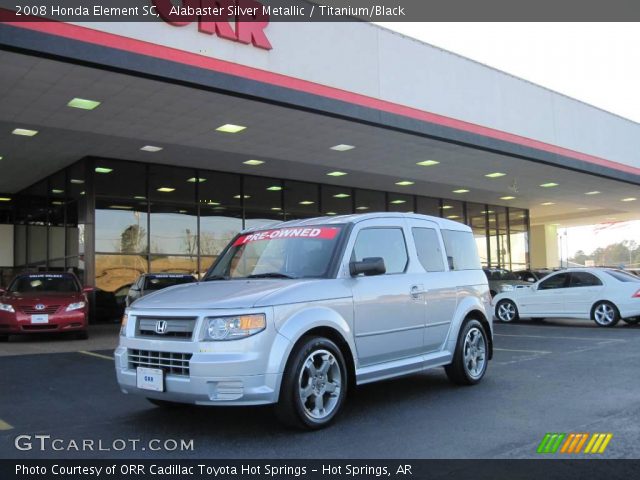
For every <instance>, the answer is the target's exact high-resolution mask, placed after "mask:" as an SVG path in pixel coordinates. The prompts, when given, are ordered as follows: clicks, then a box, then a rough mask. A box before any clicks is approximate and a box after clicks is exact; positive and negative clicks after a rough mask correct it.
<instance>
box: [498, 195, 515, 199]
mask: <svg viewBox="0 0 640 480" xmlns="http://www.w3.org/2000/svg"><path fill="white" fill-rule="evenodd" d="M515 198H516V197H512V196H511V195H507V196H506V197H500V200H515Z"/></svg>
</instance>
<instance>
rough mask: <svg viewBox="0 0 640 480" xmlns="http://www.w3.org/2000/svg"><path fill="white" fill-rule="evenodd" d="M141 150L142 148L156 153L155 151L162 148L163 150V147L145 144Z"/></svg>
mask: <svg viewBox="0 0 640 480" xmlns="http://www.w3.org/2000/svg"><path fill="white" fill-rule="evenodd" d="M140 150H142V151H143V152H152V153H155V152H159V151H160V150H162V147H154V146H153V145H145V146H144V147H142V148H141V149H140Z"/></svg>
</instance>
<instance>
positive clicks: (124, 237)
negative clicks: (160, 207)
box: [120, 225, 147, 253]
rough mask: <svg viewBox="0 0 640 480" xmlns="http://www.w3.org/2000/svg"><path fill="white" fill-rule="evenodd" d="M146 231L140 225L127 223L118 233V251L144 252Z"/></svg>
mask: <svg viewBox="0 0 640 480" xmlns="http://www.w3.org/2000/svg"><path fill="white" fill-rule="evenodd" d="M146 240H147V232H146V231H145V229H144V228H142V227H141V226H140V225H129V226H128V227H127V228H125V229H124V231H123V232H122V234H121V235H120V253H144V250H145V248H144V246H145V244H146Z"/></svg>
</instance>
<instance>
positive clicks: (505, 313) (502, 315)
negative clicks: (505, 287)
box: [496, 300, 519, 323]
mask: <svg viewBox="0 0 640 480" xmlns="http://www.w3.org/2000/svg"><path fill="white" fill-rule="evenodd" d="M496 317H498V320H500V321H501V322H505V323H509V322H513V321H514V320H518V318H519V316H518V307H516V304H515V303H513V301H511V300H500V301H499V302H498V305H496Z"/></svg>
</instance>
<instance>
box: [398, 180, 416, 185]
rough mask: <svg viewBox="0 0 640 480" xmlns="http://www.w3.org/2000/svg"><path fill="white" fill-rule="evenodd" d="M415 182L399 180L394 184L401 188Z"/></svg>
mask: <svg viewBox="0 0 640 480" xmlns="http://www.w3.org/2000/svg"><path fill="white" fill-rule="evenodd" d="M414 183H415V182H412V181H410V180H400V181H399V182H396V185H399V186H401V187H407V186H409V185H413V184H414Z"/></svg>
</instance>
